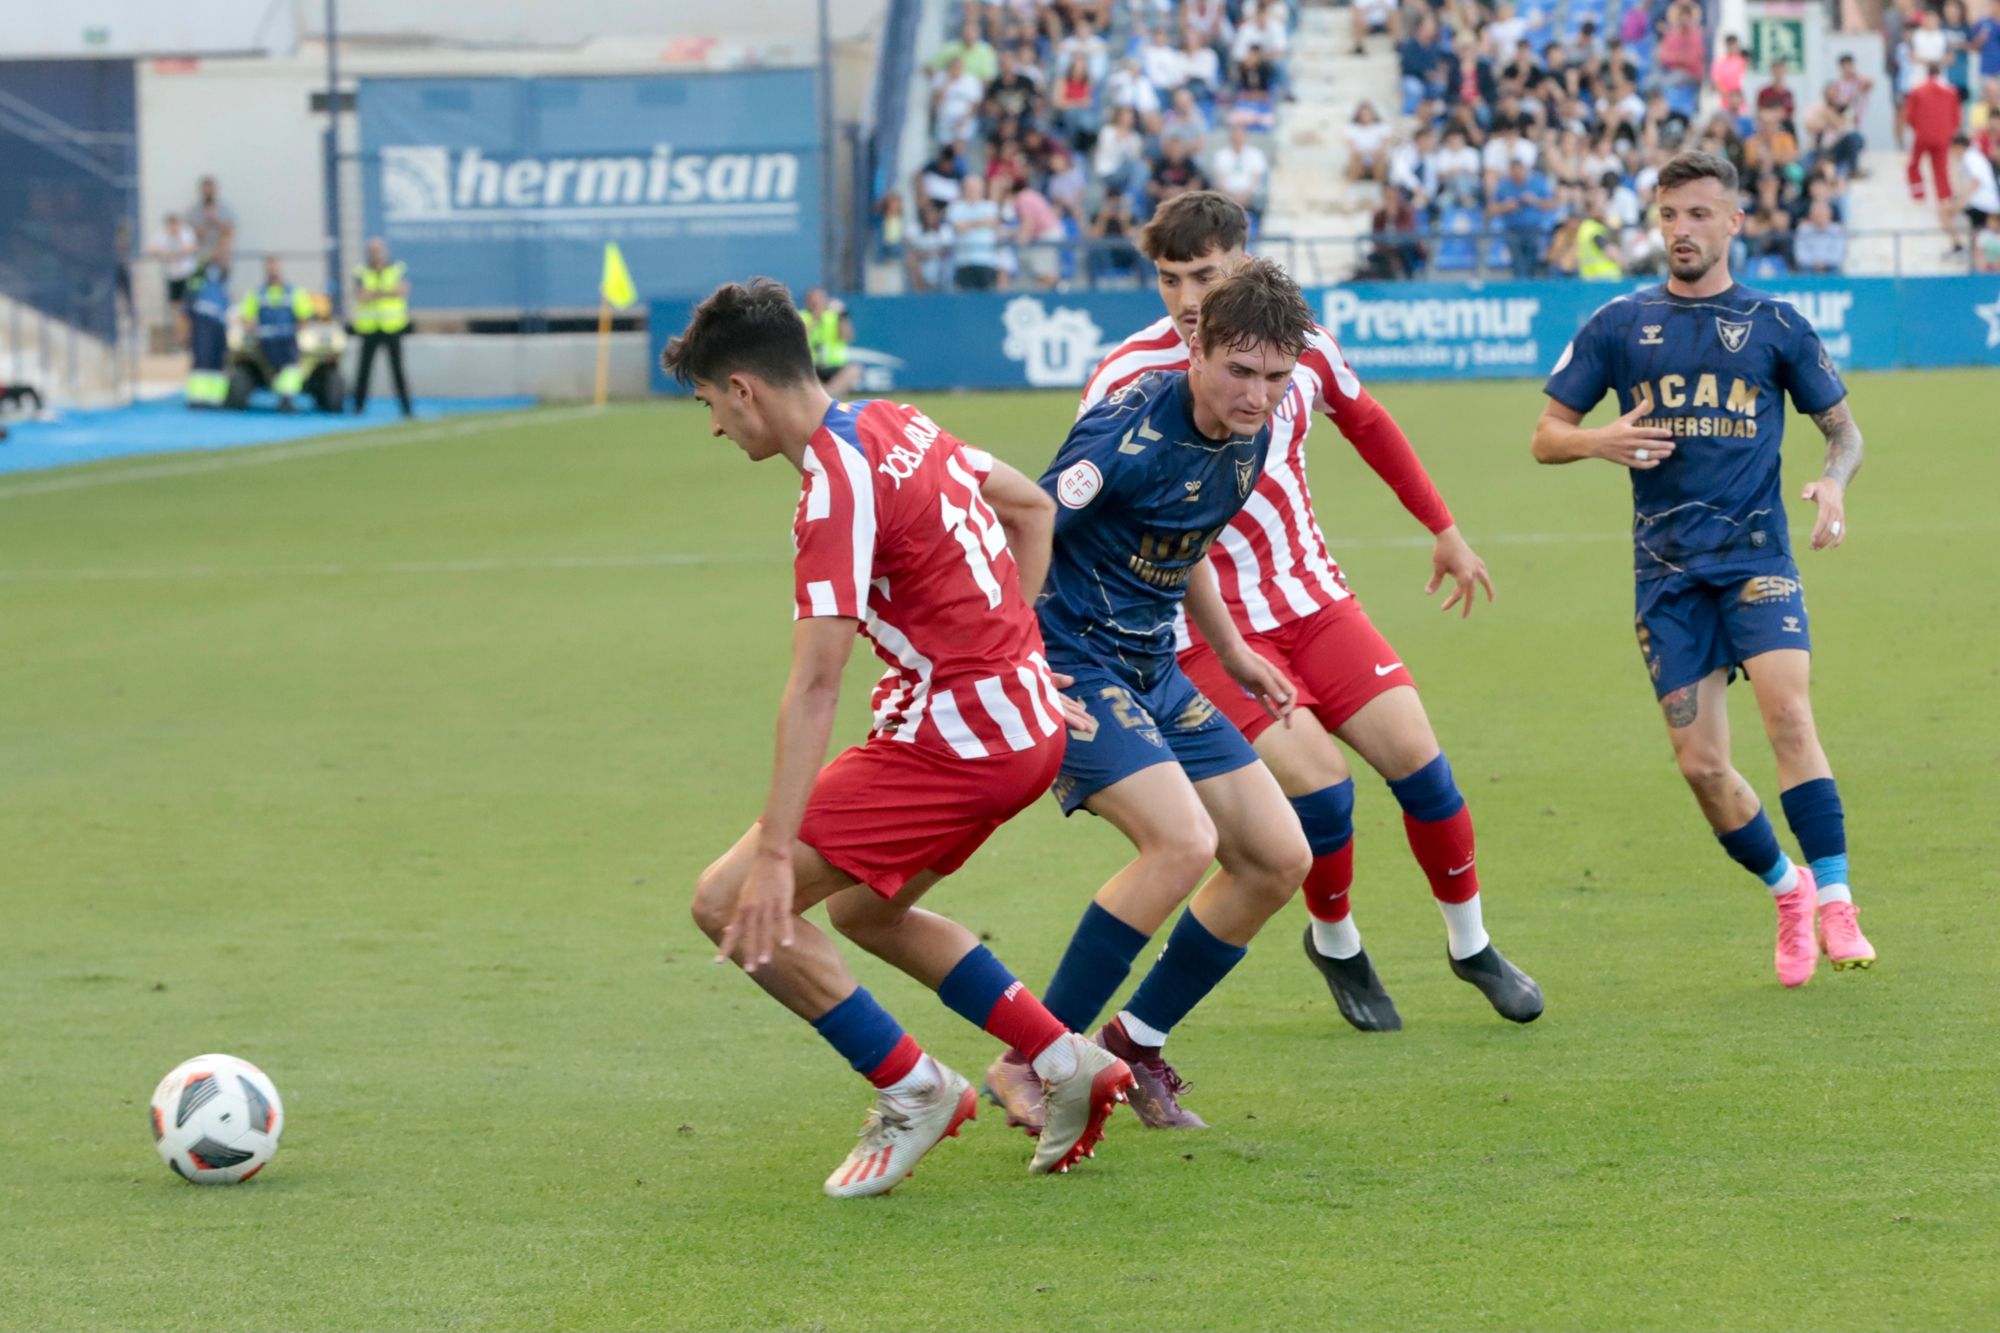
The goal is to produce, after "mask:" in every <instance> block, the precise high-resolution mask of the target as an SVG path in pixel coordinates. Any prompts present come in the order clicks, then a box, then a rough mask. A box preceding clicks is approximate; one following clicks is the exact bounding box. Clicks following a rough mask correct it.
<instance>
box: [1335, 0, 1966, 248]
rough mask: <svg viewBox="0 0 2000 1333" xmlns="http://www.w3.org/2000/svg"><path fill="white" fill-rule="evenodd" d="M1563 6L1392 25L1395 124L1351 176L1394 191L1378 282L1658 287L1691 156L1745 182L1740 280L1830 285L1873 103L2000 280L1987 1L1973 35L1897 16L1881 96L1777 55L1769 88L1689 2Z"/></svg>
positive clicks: (1949, 11)
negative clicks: (1491, 279) (1674, 166)
mask: <svg viewBox="0 0 2000 1333" xmlns="http://www.w3.org/2000/svg"><path fill="white" fill-rule="evenodd" d="M1558 3H1560V0H1525V2H1524V3H1523V4H1522V5H1521V7H1520V8H1518V9H1517V8H1516V6H1515V5H1514V4H1512V3H1509V0H1497V3H1495V4H1493V6H1492V7H1491V8H1490V9H1489V8H1488V7H1487V6H1486V4H1485V3H1483V0H1441V2H1438V0H1424V2H1422V3H1415V4H1411V5H1409V6H1408V7H1406V8H1405V9H1403V10H1402V12H1401V13H1400V14H1396V15H1394V16H1392V17H1391V18H1390V20H1389V22H1388V24H1387V26H1388V27H1389V28H1390V29H1391V31H1392V35H1393V37H1394V40H1395V42H1396V58H1397V63H1398V70H1399V74H1400V77H1401V88H1402V98H1403V105H1402V108H1401V111H1402V113H1403V118H1402V120H1401V122H1400V123H1399V125H1398V126H1397V127H1396V129H1395V130H1394V131H1393V132H1391V133H1388V134H1387V135H1385V133H1384V130H1383V127H1382V125H1381V118H1380V117H1379V116H1378V115H1377V114H1376V111H1375V108H1373V107H1368V106H1363V107H1362V108H1360V109H1359V111H1358V112H1357V113H1356V115H1355V118H1354V123H1353V124H1352V125H1350V126H1349V127H1348V131H1347V137H1348V148H1349V169H1348V172H1347V176H1348V180H1349V181H1350V182H1368V181H1373V182H1376V183H1377V184H1378V186H1379V189H1380V195H1381V198H1380V206H1379V207H1378V208H1376V209H1375V211H1374V216H1373V218H1372V222H1371V227H1370V246H1369V254H1368V257H1367V261H1366V265H1365V271H1366V272H1367V273H1368V274H1369V275H1370V276H1374V277H1378V278H1402V277H1412V276H1417V275H1419V274H1423V273H1442V272H1462V271H1468V270H1474V269H1480V268H1494V269H1505V270H1508V271H1511V272H1512V273H1514V274H1515V275H1517V276H1521V277H1531V276H1577V277H1582V278H1600V279H1617V278H1622V277H1626V276H1629V275H1634V274H1647V273H1655V272H1659V271H1661V270H1662V269H1663V268H1664V258H1665V257H1664V254H1663V252H1662V250H1661V244H1660V239H1659V234H1658V229H1657V226H1656V218H1655V214H1654V205H1653V199H1652V195H1653V183H1654V180H1655V179H1656V177H1657V175H1658V171H1659V168H1660V166H1661V164H1662V163H1664V162H1665V161H1666V159H1667V158H1668V157H1670V156H1672V155H1673V154H1674V153H1675V152H1678V151H1681V150H1682V149H1687V148H1699V149H1703V150H1705V151H1709V152H1713V153H1716V154H1718V155H1720V156H1722V157H1725V158H1727V159H1728V160H1729V161H1730V162H1731V163H1732V164H1733V165H1734V166H1735V167H1736V169H1737V172H1738V175H1739V177H1740V179H1741V183H1742V207H1743V210H1744V223H1743V233H1742V236H1741V238H1740V239H1739V241H1738V242H1737V245H1736V252H1735V254H1734V256H1733V259H1734V261H1735V267H1736V270H1737V271H1738V272H1742V273H1745V274H1747V275H1749V276H1751V277H1753V278H1769V277H1773V276H1778V275H1781V274H1784V273H1789V272H1805V273H1837V272H1839V271H1841V269H1842V267H1843V266H1844V265H1845V263H1846V262H1847V254H1848V232H1849V229H1850V228H1851V227H1854V226H1856V225H1857V223H1856V220H1855V219H1853V218H1850V216H1849V206H1850V202H1851V193H1850V184H1851V182H1852V181H1854V180H1855V179H1856V178H1857V177H1859V176H1860V175H1862V174H1863V173H1864V167H1863V158H1862V152H1863V148H1864V147H1865V140H1864V137H1863V134H1862V130H1861V126H1862V123H1863V120H1864V117H1865V116H1866V113H1867V109H1868V104H1869V100H1870V99H1871V98H1872V97H1877V96H1886V97H1888V98H1889V99H1890V101H1891V104H1892V105H1893V107H1894V108H1895V121H1894V123H1895V126H1896V134H1897V139H1898V143H1899V145H1901V144H1903V143H1904V142H1905V140H1907V143H1908V146H1909V148H1910V161H1909V166H1908V175H1909V182H1910V190H1911V192H1912V194H1913V196H1914V197H1916V198H1919V199H1923V198H1926V197H1930V198H1935V199H1936V200H1937V201H1938V204H1939V209H1940V219H1941V221H1942V223H1943V226H1944V229H1945V230H1946V232H1947V233H1948V234H1949V236H1950V238H1951V242H1952V247H1953V248H1952V254H1953V255H1958V254H1962V253H1969V255H1970V260H1971V263H1972V264H1973V266H1974V267H1975V268H1978V269H1980V270H1981V271H1995V270H2000V216H1996V215H2000V184H1996V177H2000V0H1982V3H1985V4H1987V5H1988V6H1989V7H1990V9H1991V14H1990V16H1989V17H1986V18H1984V19H1982V20H1981V21H1979V22H1978V23H1968V22H1967V21H1966V10H1965V6H1964V3H1963V0H1942V3H1941V4H1927V3H1926V2H1925V0H1897V3H1896V4H1895V5H1892V6H1891V8H1890V9H1889V10H1888V12H1887V15H1886V17H1885V21H1884V35H1885V48H1886V52H1887V59H1886V68H1885V70H1884V73H1883V78H1882V79H1881V80H1880V82H1881V83H1882V84H1883V85H1885V86H1884V87H1882V88H1881V89H1880V90H1879V91H1878V88H1877V84H1878V80H1877V79H1876V78H1875V77H1873V76H1871V75H1870V74H1868V73H1864V72H1863V71H1862V70H1861V69H1860V68H1859V67H1858V65H1857V62H1856V61H1855V59H1854V58H1853V57H1852V56H1850V55H1843V56H1841V57H1840V58H1839V59H1838V61H1837V69H1836V73H1835V77H1834V78H1832V79H1830V80H1828V81H1826V82H1825V83H1824V84H1822V85H1821V86H1820V87H1818V88H1815V89H1808V88H1801V87H1798V86H1796V85H1795V84H1794V83H1793V79H1792V76H1793V71H1792V69H1791V67H1790V66H1789V64H1788V63H1787V62H1786V61H1784V60H1782V59H1775V60H1772V61H1771V62H1770V64H1769V67H1768V69H1766V70H1764V71H1763V72H1762V73H1758V72H1755V71H1754V70H1753V67H1752V64H1751V61H1750V58H1749V54H1748V52H1746V51H1745V49H1744V47H1743V44H1742V42H1741V40H1740V39H1739V37H1738V36H1737V35H1736V34H1734V33H1726V34H1723V35H1722V37H1721V40H1720V42H1719V43H1718V42H1716V41H1715V40H1714V35H1713V33H1712V32H1711V30H1710V25H1711V23H1712V18H1713V8H1712V6H1711V8H1709V9H1707V10H1704V8H1703V7H1702V5H1701V4H1700V3H1698V2H1697V0H1622V3H1623V7H1622V8H1621V7H1620V4H1621V0H1568V3H1567V4H1566V5H1564V6H1563V7H1562V8H1561V9H1560V11H1559V10H1558V8H1557V5H1558ZM1362 13H1363V11H1362V10H1360V9H1357V11H1356V19H1355V23H1356V32H1357V40H1359V37H1360V34H1361V30H1362ZM1975 91H1977V92H1978V94H1979V96H1980V97H1981V99H1982V100H1981V102H1980V103H1979V104H1978V105H1975V106H1973V107H1972V109H1971V114H1970V116H1969V117H1967V116H1966V115H1965V114H1964V112H1965V106H1964V104H1965V103H1966V102H1968V101H1970V100H1971V98H1972V96H1973V94H1974V92H1975ZM1989 125H1990V126H1991V128H1990V129H1989V128H1988V126H1989ZM1926 164H1927V165H1928V166H1929V170H1930V173H1931V179H1930V182H1929V184H1928V187H1927V186H1926V183H1925V181H1924V180H1923V176H1922V172H1921V170H1920V169H1921V168H1922V167H1923V166H1925V165H1926ZM1989 266H1990V269H1989Z"/></svg>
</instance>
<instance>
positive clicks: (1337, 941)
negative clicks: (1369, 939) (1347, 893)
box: [1312, 916, 1361, 958]
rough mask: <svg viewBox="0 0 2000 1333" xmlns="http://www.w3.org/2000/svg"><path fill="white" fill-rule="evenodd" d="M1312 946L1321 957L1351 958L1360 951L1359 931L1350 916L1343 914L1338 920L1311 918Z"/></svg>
mask: <svg viewBox="0 0 2000 1333" xmlns="http://www.w3.org/2000/svg"><path fill="white" fill-rule="evenodd" d="M1312 932H1313V948H1315V949H1317V950H1318V951H1319V953H1320V956H1321V957H1323V958H1352V957H1354V955H1355V954H1358V953H1360V952H1361V931H1360V930H1359V929H1358V928H1357V927H1356V926H1355V924H1354V918H1353V917H1352V916H1344V917H1342V918H1340V920H1338V921H1322V920H1320V919H1319V918H1318V917H1314V918H1313V923H1312Z"/></svg>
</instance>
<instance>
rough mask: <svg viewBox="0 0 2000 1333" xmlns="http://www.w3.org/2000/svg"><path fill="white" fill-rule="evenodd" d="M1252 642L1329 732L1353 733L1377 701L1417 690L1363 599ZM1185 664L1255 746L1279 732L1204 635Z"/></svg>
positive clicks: (1337, 604)
mask: <svg viewBox="0 0 2000 1333" xmlns="http://www.w3.org/2000/svg"><path fill="white" fill-rule="evenodd" d="M1189 628H1190V629H1192V628H1193V626H1192V625H1190V626H1189ZM1244 639H1245V641H1246V642H1247V643H1249V645H1250V646H1251V647H1252V648H1253V649H1255V650H1256V651H1257V652H1259V653H1261V654H1263V656H1264V657H1266V658H1268V659H1269V660H1270V661H1272V662H1274V663H1276V664H1277V665H1278V666H1280V667H1282V668H1283V669H1284V672H1285V674H1286V675H1288V676H1290V677H1291V678H1292V686H1293V688H1294V689H1296V690H1297V691H1298V696H1299V697H1298V705H1297V706H1298V707H1300V708H1303V709H1305V710H1307V711H1308V712H1310V713H1311V714H1312V715H1313V716H1314V717H1316V718H1318V719H1319V724H1320V725H1321V726H1323V727H1325V728H1326V729H1327V730H1328V731H1334V730H1337V729H1338V728H1340V727H1342V726H1345V725H1346V723H1347V719H1349V718H1350V717H1353V716H1354V715H1355V714H1356V713H1358V712H1360V711H1361V707H1362V705H1363V704H1366V703H1367V702H1368V701H1369V700H1370V699H1373V698H1374V697H1375V696H1376V695H1378V694H1381V693H1383V692H1384V691H1386V690H1393V689H1395V688H1396V687H1397V686H1398V685H1408V686H1410V687H1411V688H1413V689H1414V688H1415V687H1416V683H1417V682H1416V679H1415V678H1414V677H1413V676H1411V675H1410V669H1409V668H1408V667H1406V666H1404V665H1403V662H1402V659H1401V658H1399V657H1397V656H1396V650H1395V649H1394V648H1391V647H1390V646H1389V641H1388V640H1387V639H1385V638H1383V637H1382V633H1381V631H1380V630H1378V629H1376V628H1375V626H1374V625H1373V624H1372V623H1371V622H1370V621H1369V619H1368V616H1367V613H1366V612H1364V611H1362V609H1361V602H1360V600H1359V599H1358V598H1353V597H1349V598H1347V599H1346V600H1345V601H1339V602H1335V603H1334V604H1333V605H1332V606H1329V607H1327V608H1326V609H1325V610H1323V611H1315V612H1313V613H1312V614H1311V615H1309V616H1305V617H1302V618H1301V619H1298V620H1294V621H1293V622H1292V623H1291V624H1289V625H1283V626H1280V627H1279V628H1277V629H1275V630H1273V631H1271V632H1270V633H1269V634H1248V635H1245V636H1244ZM1180 663H1181V670H1183V671H1185V672H1186V673H1187V675H1188V679H1189V680H1192V681H1193V682H1194V683H1195V685H1196V686H1197V687H1199V688H1200V690H1201V692H1202V693H1203V694H1205V695H1207V696H1208V699H1209V702H1210V703H1212V704H1214V705H1215V706H1216V707H1217V708H1219V709H1221V710H1222V713H1223V715H1224V716H1225V717H1227V718H1228V719H1229V720H1230V721H1231V722H1234V723H1235V724H1236V728H1237V730H1238V731H1241V732H1242V733H1243V734H1244V736H1246V737H1248V738H1249V739H1250V740H1252V741H1254V740H1256V739H1257V737H1258V736H1260V735H1262V734H1263V732H1264V728H1266V727H1268V726H1270V725H1271V715H1270V714H1269V713H1266V712H1265V711H1264V707H1263V705H1262V704H1260V703H1258V702H1257V701H1256V700H1255V699H1253V698H1251V697H1250V695H1249V694H1248V693H1247V692H1246V691H1245V690H1244V689H1243V687H1242V686H1241V685H1238V684H1237V683H1236V682H1235V681H1233V680H1231V679H1230V678H1229V673H1228V672H1226V671H1224V670H1223V669H1222V663H1221V662H1219V661H1217V660H1216V657H1215V650H1214V649H1213V648H1210V647H1209V646H1208V644H1207V643H1206V642H1204V641H1203V640H1202V639H1201V637H1200V636H1199V635H1196V636H1195V641H1194V646H1193V647H1191V648H1189V649H1188V650H1187V651H1186V652H1184V653H1182V654H1181V655H1180ZM1384 667H1387V668H1388V670H1386V671H1385V670H1383V668H1384Z"/></svg>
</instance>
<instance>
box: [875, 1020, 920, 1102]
mask: <svg viewBox="0 0 2000 1333" xmlns="http://www.w3.org/2000/svg"><path fill="white" fill-rule="evenodd" d="M923 1058H924V1048H923V1047H921V1046H919V1045H917V1039H916V1038H915V1037H912V1036H911V1035H910V1034H909V1033H907V1032H905V1033H904V1034H903V1039H902V1040H901V1041H899V1042H897V1043H896V1044H895V1045H894V1046H891V1047H890V1048H889V1053H888V1054H887V1055H885V1056H883V1057H882V1063H881V1064H879V1065H876V1066H875V1067H874V1068H873V1069H871V1070H869V1071H868V1081H869V1082H870V1083H873V1084H874V1085H875V1086H876V1087H878V1088H886V1087H888V1086H889V1085H890V1084H892V1083H900V1082H901V1081H902V1080H903V1079H905V1078H907V1077H908V1076H909V1073H910V1071H911V1070H912V1069H915V1068H916V1067H917V1061H919V1060H921V1059H923Z"/></svg>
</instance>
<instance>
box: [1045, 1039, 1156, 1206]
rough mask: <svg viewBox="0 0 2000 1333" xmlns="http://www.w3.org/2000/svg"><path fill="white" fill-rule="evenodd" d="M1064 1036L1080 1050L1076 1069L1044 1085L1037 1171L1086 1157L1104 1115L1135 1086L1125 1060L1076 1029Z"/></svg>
mask: <svg viewBox="0 0 2000 1333" xmlns="http://www.w3.org/2000/svg"><path fill="white" fill-rule="evenodd" d="M1062 1039H1063V1040H1064V1041H1066V1042H1068V1043H1069V1044H1070V1049H1072V1050H1073V1051H1075V1052H1076V1072H1075V1073H1073V1074H1071V1075H1070V1076H1069V1077H1068V1078H1065V1079H1060V1080H1057V1081H1055V1082H1051V1083H1044V1084H1043V1085H1042V1097H1043V1102H1042V1111H1043V1115H1044V1117H1045V1122H1044V1124H1043V1126H1042V1133H1041V1137H1040V1139H1038V1140H1037V1142H1036V1145H1035V1160H1034V1162H1033V1163H1032V1164H1031V1165H1030V1166H1029V1168H1028V1169H1029V1170H1031V1171H1033V1172H1034V1173H1035V1174H1036V1175H1047V1174H1049V1173H1050V1172H1062V1171H1067V1170H1069V1169H1070V1168H1071V1167H1072V1166H1074V1165H1076V1164H1077V1163H1078V1162H1080V1161H1082V1160H1083V1159H1084V1158H1086V1157H1090V1156H1093V1155H1094V1153H1093V1150H1094V1149H1095V1148H1096V1147H1097V1145H1098V1142H1099V1141H1100V1140H1102V1139H1103V1137H1104V1121H1105V1118H1106V1117H1108V1116H1109V1115H1110V1114H1111V1112H1112V1111H1113V1110H1114V1109H1115V1108H1116V1107H1117V1105H1118V1103H1120V1102H1122V1101H1124V1100H1125V1098H1126V1096H1127V1094H1129V1093H1130V1092H1131V1090H1132V1087H1133V1080H1132V1071H1131V1070H1130V1069H1129V1068H1127V1067H1126V1064H1125V1062H1124V1061H1123V1060H1120V1059H1119V1058H1118V1057H1117V1056H1115V1055H1113V1054H1112V1053H1111V1052H1109V1051H1107V1050H1105V1049H1104V1048H1103V1047H1102V1046H1099V1045H1098V1044H1097V1043H1095V1042H1091V1041H1085V1040H1084V1039H1083V1038H1082V1037H1079V1036H1077V1035H1076V1034H1075V1033H1074V1032H1066V1033H1064V1034H1063V1037H1062Z"/></svg>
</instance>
